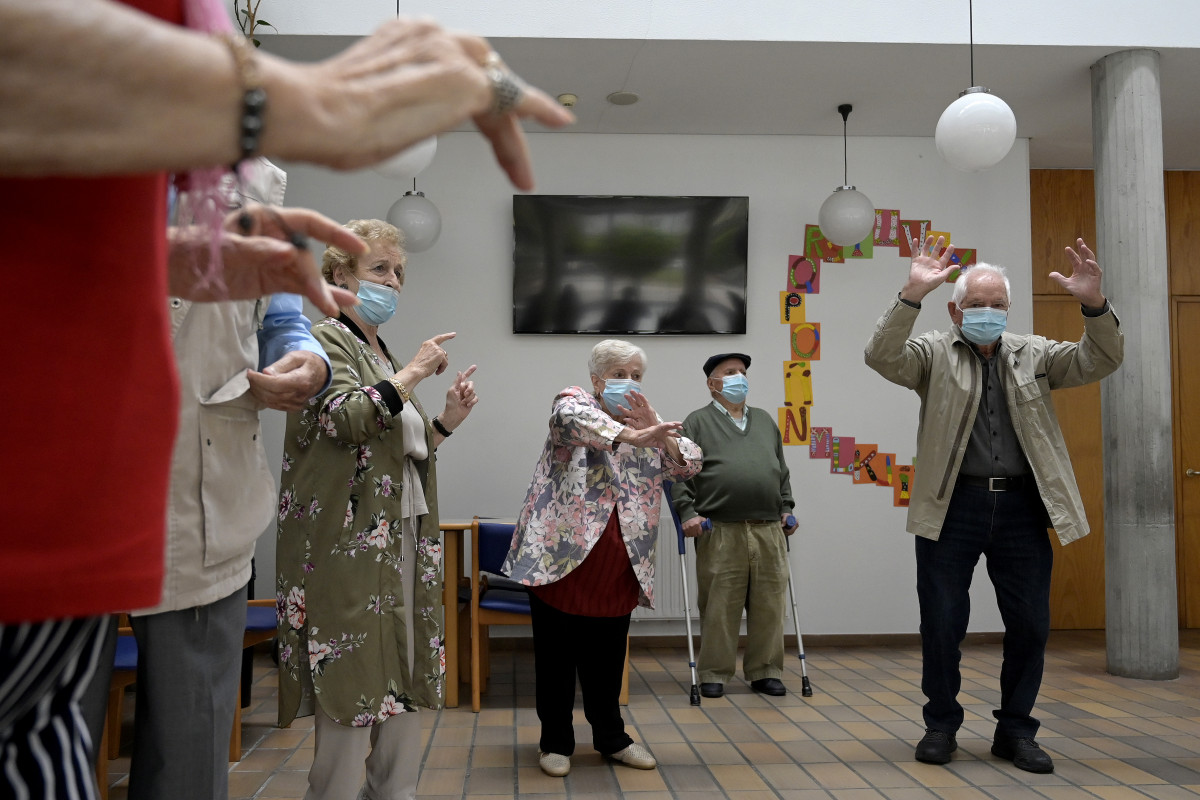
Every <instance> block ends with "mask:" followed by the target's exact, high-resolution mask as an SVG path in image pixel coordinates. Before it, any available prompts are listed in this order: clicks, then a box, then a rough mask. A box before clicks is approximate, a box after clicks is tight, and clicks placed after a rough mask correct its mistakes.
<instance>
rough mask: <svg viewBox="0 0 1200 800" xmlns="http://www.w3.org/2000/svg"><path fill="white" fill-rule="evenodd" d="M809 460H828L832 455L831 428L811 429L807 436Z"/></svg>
mask: <svg viewBox="0 0 1200 800" xmlns="http://www.w3.org/2000/svg"><path fill="white" fill-rule="evenodd" d="M809 435H810V436H811V438H812V441H811V442H809V445H808V457H809V458H829V457H830V456H832V455H833V428H813V429H812V431H811V433H810V434H809Z"/></svg>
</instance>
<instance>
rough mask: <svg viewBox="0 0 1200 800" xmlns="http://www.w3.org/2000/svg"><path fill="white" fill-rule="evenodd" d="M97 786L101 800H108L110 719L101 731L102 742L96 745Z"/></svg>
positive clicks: (106, 720)
mask: <svg viewBox="0 0 1200 800" xmlns="http://www.w3.org/2000/svg"><path fill="white" fill-rule="evenodd" d="M96 787H97V788H98V789H99V790H100V800H108V719H107V718H105V720H104V727H103V728H102V729H101V731H100V742H99V744H97V746H96Z"/></svg>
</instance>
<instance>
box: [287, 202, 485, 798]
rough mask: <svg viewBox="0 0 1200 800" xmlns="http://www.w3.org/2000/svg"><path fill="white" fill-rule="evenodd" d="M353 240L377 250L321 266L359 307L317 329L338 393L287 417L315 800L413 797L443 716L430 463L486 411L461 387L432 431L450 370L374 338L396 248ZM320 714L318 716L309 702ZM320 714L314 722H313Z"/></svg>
mask: <svg viewBox="0 0 1200 800" xmlns="http://www.w3.org/2000/svg"><path fill="white" fill-rule="evenodd" d="M346 227H347V228H349V229H350V230H352V231H354V232H355V233H356V234H358V235H359V236H360V237H362V238H363V239H364V240H365V241H366V242H367V244H368V245H369V246H370V250H369V251H368V252H367V253H366V254H365V255H361V256H353V255H351V254H350V253H347V252H346V251H344V250H341V249H340V248H335V247H330V248H328V249H327V250H326V251H325V258H324V263H323V265H322V271H323V272H324V274H325V279H326V280H327V281H329V282H330V283H333V284H337V285H340V286H343V287H345V288H348V289H349V290H350V291H352V292H355V293H356V294H357V295H358V297H359V299H360V300H361V301H362V302H361V303H360V304H359V305H358V306H355V307H354V308H350V309H347V310H346V311H345V312H343V313H342V315H341V316H340V317H339V318H337V319H334V318H332V317H328V318H326V319H323V320H321V321H320V322H319V323H317V324H316V325H314V326H313V336H314V337H316V339H317V341H319V342H320V343H321V345H322V346H323V347H324V348H325V352H326V353H328V354H329V361H330V364H331V366H332V367H333V381H332V383H331V385H330V387H329V389H328V390H327V391H326V392H325V394H323V395H321V396H320V397H319V398H317V399H315V400H314V401H312V402H311V403H310V404H309V406H308V407H307V408H306V409H305V410H304V411H303V412H301V413H291V414H289V415H288V425H287V435H286V438H285V440H284V455H283V475H282V479H281V480H280V489H281V494H280V498H279V535H278V556H277V562H278V569H279V576H278V581H277V585H276V592H277V602H278V603H279V611H278V616H279V647H280V659H279V721H280V724H281V725H287V724H288V723H290V722H291V721H292V719H294V718H295V717H296V716H298V715H299V714H315V717H316V723H315V726H314V727H315V730H316V747H315V749H314V752H313V764H312V768H311V769H310V770H309V776H308V778H309V790H308V793H307V794H306V795H305V797H306V798H307V799H308V800H335V798H348V797H355V796H360V795H359V794H358V793H359V789H360V787H362V780H363V765H364V763H365V765H366V786H365V789H364V793H363V795H361V796H365V797H366V798H368V800H410V798H413V797H415V795H416V787H417V780H418V776H419V769H420V763H421V753H420V745H421V723H420V721H419V720H418V719H417V714H416V713H415V712H416V710H417V708H418V707H419V706H426V707H431V708H438V707H440V706H441V704H442V684H443V679H444V675H443V673H444V672H445V648H444V646H443V644H442V635H443V634H442V632H443V627H442V624H443V621H442V613H443V612H442V603H441V556H442V549H441V539H440V530H439V527H438V514H437V471H436V469H435V460H436V459H435V456H434V450H435V448H436V447H437V446H438V445H439V444H441V443H442V441H444V440H445V438H446V437H447V436H449V435H450V434H451V433H452V432H453V430H454V429H455V428H457V427H458V426H459V425H461V424H462V422H463V421H464V420H465V419H466V417H467V415H468V414H469V413H470V411H471V408H472V407H473V406H474V405H475V403H476V402H477V400H478V397H477V396H476V394H475V390H474V383H473V382H472V381H470V380H468V378H469V377H470V375H471V373H472V372H473V371H474V369H475V368H474V367H470V368H469V369H467V370H465V371H463V372H460V373H458V376H457V378H456V380H455V381H454V382H453V384H452V385H451V387H450V389H449V391H447V393H446V405H445V408H444V409H443V410H442V411H441V413H439V414H438V415H437V416H433V417H430V416H427V415H426V413H425V410H424V409H423V408H422V407H421V404H420V402H418V400H417V397H416V395H415V394H414V393H413V390H414V388H415V387H416V385H417V384H418V383H419V382H420V381H422V380H423V379H425V378H428V377H429V376H430V375H434V374H438V373H441V372H442V371H443V370H444V369H445V368H446V365H447V360H448V357H447V355H446V351H445V350H444V349H443V348H442V346H441V345H442V344H443V343H444V342H445V341H446V340H447V339H449V338H451V337H453V335H454V334H441V335H439V336H435V337H433V338H432V339H429V340H427V341H425V342H423V343H422V344H421V346H420V348H418V351H417V354H416V355H415V356H414V357H413V358H412V360H411V361H409V362H408V363H407V364H403V362H401V361H399V360H398V359H397V357H396V356H394V355H393V354H392V353H391V352H390V351H389V350H388V347H387V345H386V344H384V341H383V339H381V338H380V337H379V333H378V331H379V326H380V325H382V324H383V323H384V322H386V321H387V320H388V319H390V318H391V316H392V314H393V313H394V312H395V308H396V299H397V297H398V295H399V292H400V288H401V287H402V286H403V285H404V270H405V261H406V257H405V253H404V249H403V239H402V236H401V234H400V232H399V231H398V230H397V229H396V228H395V227H393V226H392V225H389V224H388V223H386V222H382V221H380V220H354V221H352V222H349V223H347V224H346ZM314 701H315V702H314ZM314 704H315V708H314Z"/></svg>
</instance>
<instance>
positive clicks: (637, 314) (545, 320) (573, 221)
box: [513, 195, 750, 334]
mask: <svg viewBox="0 0 1200 800" xmlns="http://www.w3.org/2000/svg"><path fill="white" fill-rule="evenodd" d="M749 209H750V199H749V198H748V197H617V196H612V197H610V196H576V195H514V196H513V233H514V241H513V332H514V333H588V334H714V333H745V332H746V269H747V266H746V265H747V259H746V252H747V231H748V223H749Z"/></svg>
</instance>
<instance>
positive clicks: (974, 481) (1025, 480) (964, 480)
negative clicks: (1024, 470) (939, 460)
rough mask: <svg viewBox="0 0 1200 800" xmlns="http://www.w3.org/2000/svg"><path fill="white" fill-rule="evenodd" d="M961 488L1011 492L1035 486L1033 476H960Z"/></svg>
mask: <svg viewBox="0 0 1200 800" xmlns="http://www.w3.org/2000/svg"><path fill="white" fill-rule="evenodd" d="M958 483H959V485H960V486H974V487H977V488H979V489H987V490H988V491H989V492H1011V491H1013V490H1014V489H1024V488H1025V487H1026V486H1032V485H1033V476H1032V475H1014V476H1012V477H1011V478H978V477H976V476H974V475H959V476H958Z"/></svg>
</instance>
